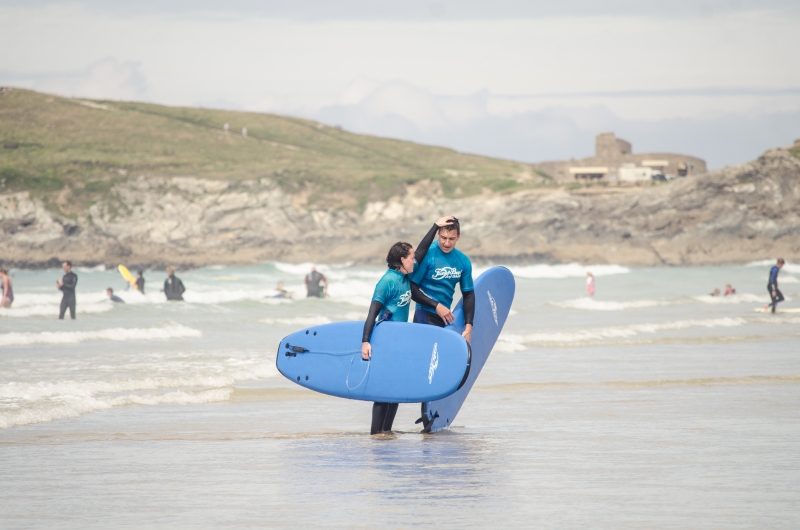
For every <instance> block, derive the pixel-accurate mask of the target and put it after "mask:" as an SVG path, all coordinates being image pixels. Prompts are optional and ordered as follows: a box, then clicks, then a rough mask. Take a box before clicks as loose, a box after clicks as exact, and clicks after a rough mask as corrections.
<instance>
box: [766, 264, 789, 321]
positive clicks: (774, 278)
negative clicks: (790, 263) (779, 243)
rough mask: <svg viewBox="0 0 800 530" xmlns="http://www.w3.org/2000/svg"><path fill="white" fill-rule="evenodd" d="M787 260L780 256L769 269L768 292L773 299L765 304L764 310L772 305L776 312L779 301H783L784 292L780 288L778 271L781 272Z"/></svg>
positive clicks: (773, 310)
mask: <svg viewBox="0 0 800 530" xmlns="http://www.w3.org/2000/svg"><path fill="white" fill-rule="evenodd" d="M784 263H786V262H785V261H783V258H778V263H777V264H775V265H773V267H772V268H771V269H770V270H769V280H767V292H769V297H770V299H771V300H772V301H771V302H770V303H769V304H767V305H765V306H764V311H766V310H767V308H768V307H769V306H770V305H771V306H772V312H773V313H774V312H775V310H776V309H778V302H783V293H781V292H780V290H779V289H778V273H780V272H781V269H782V268H783V265H784Z"/></svg>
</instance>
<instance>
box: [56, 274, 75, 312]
mask: <svg viewBox="0 0 800 530" xmlns="http://www.w3.org/2000/svg"><path fill="white" fill-rule="evenodd" d="M76 285H78V276H77V275H76V274H75V273H74V272H68V273H66V274H65V275H64V277H63V278H61V287H59V289H61V292H62V293H63V295H62V296H61V310H60V311H59V313H58V318H59V319H60V320H64V314H65V313H66V312H67V309H69V317H70V318H71V319H72V320H75V286H76Z"/></svg>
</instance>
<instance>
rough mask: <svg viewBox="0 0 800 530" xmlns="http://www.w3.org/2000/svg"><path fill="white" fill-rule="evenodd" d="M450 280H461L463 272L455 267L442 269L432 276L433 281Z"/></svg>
mask: <svg viewBox="0 0 800 530" xmlns="http://www.w3.org/2000/svg"><path fill="white" fill-rule="evenodd" d="M449 278H461V271H460V270H458V269H456V268H455V267H440V268H438V269H436V270H435V271H434V273H433V276H431V280H447V279H449Z"/></svg>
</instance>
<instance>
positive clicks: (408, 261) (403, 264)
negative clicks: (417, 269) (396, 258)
mask: <svg viewBox="0 0 800 530" xmlns="http://www.w3.org/2000/svg"><path fill="white" fill-rule="evenodd" d="M416 262H417V260H416V259H415V258H414V249H413V248H412V249H411V250H409V251H408V254H406V255H405V257H403V258H400V272H402V273H403V274H409V273H411V272H413V271H414V263H416Z"/></svg>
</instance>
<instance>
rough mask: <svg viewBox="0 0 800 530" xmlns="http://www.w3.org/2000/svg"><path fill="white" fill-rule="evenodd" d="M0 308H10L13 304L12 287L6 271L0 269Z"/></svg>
mask: <svg viewBox="0 0 800 530" xmlns="http://www.w3.org/2000/svg"><path fill="white" fill-rule="evenodd" d="M0 287H2V289H1V290H0V291H1V292H0V294H2V296H0V307H11V304H12V303H13V302H14V288H13V287H14V286H13V284H12V283H11V278H10V277H9V276H8V271H7V270H5V269H0Z"/></svg>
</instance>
